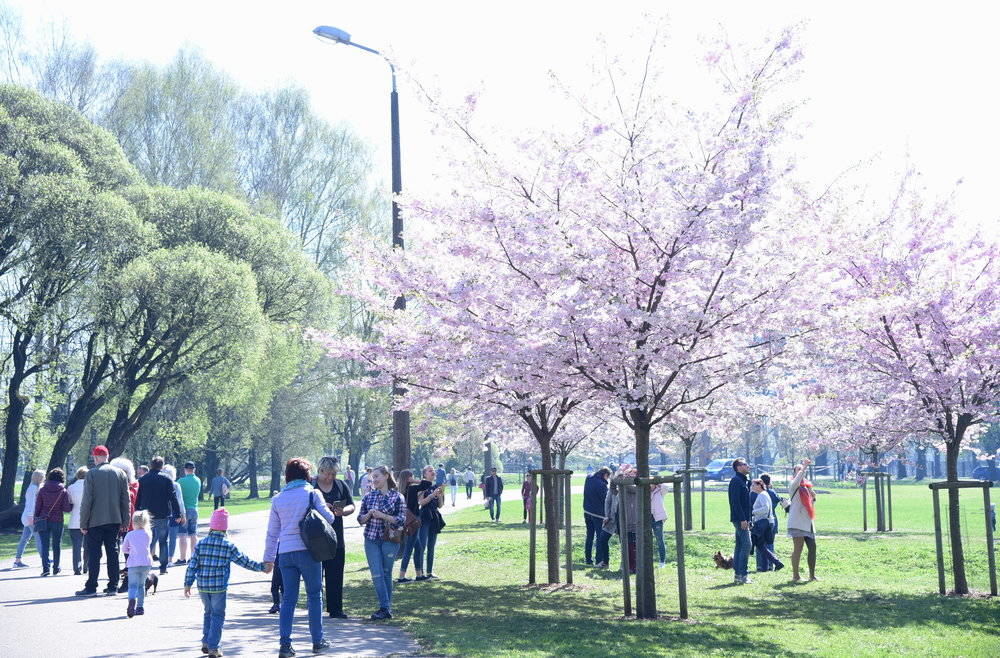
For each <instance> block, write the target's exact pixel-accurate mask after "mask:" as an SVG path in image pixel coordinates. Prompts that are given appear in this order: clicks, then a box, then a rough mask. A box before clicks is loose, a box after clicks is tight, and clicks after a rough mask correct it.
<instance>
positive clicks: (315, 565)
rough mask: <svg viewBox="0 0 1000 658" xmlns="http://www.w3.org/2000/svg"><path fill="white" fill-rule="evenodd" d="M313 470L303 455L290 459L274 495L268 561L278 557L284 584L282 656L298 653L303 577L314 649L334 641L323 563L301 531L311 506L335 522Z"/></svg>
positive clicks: (280, 622) (320, 650)
mask: <svg viewBox="0 0 1000 658" xmlns="http://www.w3.org/2000/svg"><path fill="white" fill-rule="evenodd" d="M311 471H312V464H310V463H309V462H308V461H307V460H305V459H302V458H301V457H295V458H293V459H289V460H288V463H287V464H285V486H284V488H283V489H282V490H281V493H279V494H278V495H276V496H275V497H274V498H272V499H271V517H270V519H269V520H268V523H267V541H266V543H265V545H264V562H265V563H266V562H270V563H274V562H275V561H276V560H277V567H278V568H279V569H281V580H282V582H283V584H284V593H283V594H282V597H281V609H280V613H279V617H278V634H279V641H280V648H279V653H278V656H279V658H291V656H294V655H295V650H294V649H292V618H293V616H294V614H295V605H296V603H297V602H298V600H299V579H300V578H301V579H302V580H303V581H305V584H306V602H307V606H308V609H309V634H310V635H311V636H312V643H313V653H323V652H324V651H325V650H326V649H328V648H329V647H330V643H329V642H327V641H326V640H325V639H324V637H323V563H322V562H318V561H317V560H314V559H313V557H312V555H311V554H310V553H309V551H308V550H306V545H305V544H304V543H302V536H301V534H300V532H299V522H300V521H301V520H302V517H304V516H305V515H306V512H308V511H309V508H310V507H313V508H315V509H316V511H317V512H319V513H320V514H321V515H323V518H325V519H326V520H327V521H329V522H330V523H331V524H332V523H333V522H334V520H335V517H334V516H333V513H332V512H331V511H330V510H329V509H328V508H327V506H326V503H325V502H324V500H323V496H322V495H321V494H320V492H319V490H318V489H314V488H313V487H312V486H311V485H310V484H309V479H310V475H311V473H310V472H311ZM279 546H280V548H279Z"/></svg>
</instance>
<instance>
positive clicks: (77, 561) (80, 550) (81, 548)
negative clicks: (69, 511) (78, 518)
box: [69, 528, 87, 575]
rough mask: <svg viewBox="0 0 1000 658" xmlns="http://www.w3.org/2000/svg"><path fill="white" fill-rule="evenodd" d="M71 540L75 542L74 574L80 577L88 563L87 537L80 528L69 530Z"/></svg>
mask: <svg viewBox="0 0 1000 658" xmlns="http://www.w3.org/2000/svg"><path fill="white" fill-rule="evenodd" d="M69 538H70V539H72V540H73V573H75V574H77V575H79V574H80V573H82V572H83V567H84V566H86V562H87V551H86V550H85V549H86V546H87V544H86V542H85V541H84V540H85V539H86V537H84V534H83V533H82V532H80V529H79V528H70V529H69Z"/></svg>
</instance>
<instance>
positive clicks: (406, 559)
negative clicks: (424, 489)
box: [396, 468, 426, 583]
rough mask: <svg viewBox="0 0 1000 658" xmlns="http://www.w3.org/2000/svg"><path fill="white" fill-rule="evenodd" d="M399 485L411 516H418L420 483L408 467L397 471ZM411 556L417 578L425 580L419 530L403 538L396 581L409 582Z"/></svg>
mask: <svg viewBox="0 0 1000 658" xmlns="http://www.w3.org/2000/svg"><path fill="white" fill-rule="evenodd" d="M398 484H399V486H398V487H397V488H396V491H398V492H399V493H400V495H402V496H403V500H404V501H405V503H406V508H407V509H408V510H410V513H411V514H413V516H415V517H417V518H418V519H419V518H420V506H419V505H418V504H417V488H418V487H419V485H420V483H419V482H418V481H417V479H416V478H414V477H413V471H411V470H410V469H408V468H405V469H403V470H402V471H400V472H399V483H398ZM411 556H412V557H413V566H414V568H415V569H416V570H417V578H419V579H420V580H426V578H424V577H423V575H424V548H423V546H422V545H421V544H420V532H419V531H417V532H415V533H413V534H412V535H407V536H406V537H405V538H404V540H403V548H402V552H401V557H402V559H401V560H400V562H399V578H397V579H396V582H397V583H408V582H411V579H410V578H407V577H406V570H407V568H409V566H410V557H411Z"/></svg>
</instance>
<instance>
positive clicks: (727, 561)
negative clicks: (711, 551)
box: [712, 551, 733, 569]
mask: <svg viewBox="0 0 1000 658" xmlns="http://www.w3.org/2000/svg"><path fill="white" fill-rule="evenodd" d="M712 559H713V560H715V568H716V569H732V568H733V556H732V555H730V556H729V557H723V555H722V551H716V552H715V555H713V556H712Z"/></svg>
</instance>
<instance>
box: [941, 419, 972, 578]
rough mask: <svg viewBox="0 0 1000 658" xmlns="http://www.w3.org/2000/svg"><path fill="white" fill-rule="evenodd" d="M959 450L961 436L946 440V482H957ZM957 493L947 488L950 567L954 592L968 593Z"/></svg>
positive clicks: (956, 490)
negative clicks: (953, 580)
mask: <svg viewBox="0 0 1000 658" xmlns="http://www.w3.org/2000/svg"><path fill="white" fill-rule="evenodd" d="M963 433H964V432H963ZM961 451H962V443H961V436H957V437H955V438H953V439H952V440H951V441H949V442H948V444H947V450H946V453H945V457H946V466H947V469H948V482H958V458H959V454H960V453H961ZM958 494H959V490H958V489H948V533H949V535H950V536H951V569H952V574H953V576H954V578H955V593H956V594H968V593H969V583H968V582H967V581H966V579H965V554H964V553H963V552H962V524H961V521H962V519H961V517H960V516H959V501H958Z"/></svg>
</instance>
